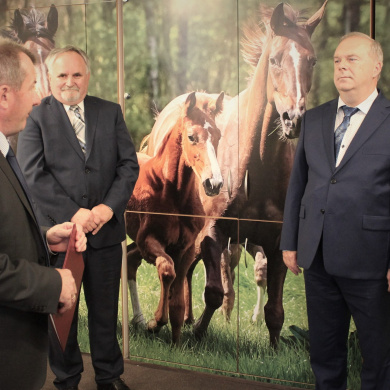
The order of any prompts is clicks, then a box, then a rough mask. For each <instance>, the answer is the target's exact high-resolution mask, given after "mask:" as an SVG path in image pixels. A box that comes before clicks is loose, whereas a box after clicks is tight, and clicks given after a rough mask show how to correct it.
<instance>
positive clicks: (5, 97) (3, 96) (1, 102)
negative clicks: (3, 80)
mask: <svg viewBox="0 0 390 390" xmlns="http://www.w3.org/2000/svg"><path fill="white" fill-rule="evenodd" d="M10 93H11V87H10V86H9V85H6V84H4V85H0V107H1V108H7V107H8V104H9V99H10Z"/></svg>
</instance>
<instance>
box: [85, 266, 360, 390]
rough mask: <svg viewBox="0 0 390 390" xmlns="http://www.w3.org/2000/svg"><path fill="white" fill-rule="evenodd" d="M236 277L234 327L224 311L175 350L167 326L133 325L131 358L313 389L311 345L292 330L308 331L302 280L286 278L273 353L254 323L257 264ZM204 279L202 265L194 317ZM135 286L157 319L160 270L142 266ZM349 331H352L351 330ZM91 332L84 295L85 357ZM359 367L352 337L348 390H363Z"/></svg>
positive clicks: (188, 330) (147, 312)
mask: <svg viewBox="0 0 390 390" xmlns="http://www.w3.org/2000/svg"><path fill="white" fill-rule="evenodd" d="M236 272H237V277H236V283H235V290H236V302H235V308H234V310H233V313H232V318H231V321H230V323H226V321H225V319H224V317H223V315H222V312H221V311H220V310H218V311H217V312H216V313H215V314H214V317H213V319H212V321H211V324H210V326H209V329H208V332H207V334H206V336H205V337H204V338H203V339H202V340H201V341H198V340H196V339H195V338H194V336H193V333H192V327H191V326H186V327H183V329H182V338H181V345H180V347H172V345H171V332H170V326H169V325H167V326H166V327H164V328H163V329H161V331H160V332H159V333H158V334H149V333H147V332H144V331H139V330H137V329H135V328H134V326H133V325H130V328H129V332H130V340H129V344H130V348H129V349H130V351H129V352H130V358H131V359H132V360H138V361H147V362H154V363H156V364H160V365H167V366H176V367H184V368H187V369H191V370H196V371H207V372H214V373H219V374H221V375H228V376H236V377H243V378H248V379H253V380H258V381H264V382H269V383H275V384H283V385H286V386H295V387H300V388H306V389H314V376H313V374H312V371H311V368H310V363H309V354H308V350H307V345H306V344H305V343H303V342H299V341H296V339H294V337H293V333H292V332H291V331H290V329H289V327H290V326H291V325H294V326H297V327H299V328H301V329H307V318H306V302H305V294H304V285H303V276H302V275H300V276H298V277H296V276H294V275H293V274H292V273H290V272H289V273H288V274H287V278H286V282H285V285H284V298H283V305H284V310H285V322H284V326H283V329H282V333H281V336H282V340H283V341H281V342H280V345H279V348H278V349H277V350H274V349H272V348H270V346H269V335H268V330H267V328H266V326H265V324H264V323H260V324H257V323H256V324H254V323H252V322H251V317H252V312H253V308H254V306H255V303H256V299H257V295H256V294H257V293H256V286H255V282H254V276H253V261H252V260H249V261H248V268H246V267H245V265H244V261H243V260H242V259H241V262H240V267H239V270H236ZM238 273H239V275H238ZM204 280H205V278H204V268H203V265H202V264H201V263H200V264H199V265H198V266H197V268H196V269H195V272H194V277H193V300H194V305H193V306H194V315H195V317H196V318H198V317H199V316H200V315H201V313H202V311H203V307H204V304H203V300H202V296H203V290H204ZM238 280H239V284H240V288H239V290H238ZM137 282H138V293H139V297H140V301H141V305H142V310H143V313H144V317H145V319H146V320H149V319H151V318H153V313H154V311H155V310H156V307H157V302H158V299H159V293H160V285H159V281H158V277H157V271H156V268H155V267H153V266H151V265H149V264H147V263H146V262H143V263H142V265H141V267H140V268H139V271H138V275H137ZM237 292H238V293H237ZM237 296H238V299H237ZM238 308H239V309H238ZM129 317H130V319H131V317H132V309H131V304H130V301H129ZM351 330H354V327H353V325H352V327H351ZM87 332H88V326H87V320H86V308H85V303H84V300H83V296H82V297H81V302H80V322H79V343H80V346H81V349H82V350H83V351H84V352H89V343H88V336H87ZM118 337H119V339H121V337H122V324H121V303H120V323H119V324H118ZM120 341H121V340H120ZM360 367H361V357H360V352H359V348H358V345H357V341H356V339H355V338H351V340H350V355H349V389H351V390H358V389H360V379H359V372H360Z"/></svg>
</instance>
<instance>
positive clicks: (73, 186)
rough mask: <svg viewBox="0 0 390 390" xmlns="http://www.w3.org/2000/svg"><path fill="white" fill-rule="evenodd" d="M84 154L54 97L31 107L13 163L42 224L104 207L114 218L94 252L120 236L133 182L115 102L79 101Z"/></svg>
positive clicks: (134, 169) (93, 241)
mask: <svg viewBox="0 0 390 390" xmlns="http://www.w3.org/2000/svg"><path fill="white" fill-rule="evenodd" d="M84 112H85V123H86V144H87V145H86V147H87V151H86V155H85V156H84V154H83V152H82V150H81V148H80V145H79V143H78V140H77V138H76V135H75V132H74V129H73V127H72V125H71V123H70V121H69V118H68V115H67V113H66V112H65V109H64V107H63V105H62V104H61V103H60V102H59V101H58V100H56V99H55V98H54V97H53V96H48V97H46V98H44V99H43V100H42V102H41V104H40V105H39V106H37V107H34V109H33V110H32V112H31V114H30V117H29V118H28V120H27V124H26V128H25V129H24V130H23V132H22V133H20V134H19V140H18V161H19V164H20V166H21V168H22V171H23V173H24V175H25V177H26V180H27V183H28V184H29V187H30V189H31V191H32V193H33V197H34V199H35V201H36V202H37V203H38V210H39V211H38V220H39V221H40V223H41V224H46V225H47V224H56V223H61V222H65V221H69V220H70V219H71V218H72V217H73V215H74V214H75V213H76V212H77V211H78V210H79V209H80V208H86V209H92V208H93V207H94V206H96V205H98V204H101V203H104V204H105V205H107V206H109V207H111V208H112V210H113V211H114V216H113V218H112V219H111V220H110V221H109V222H107V223H106V224H105V225H104V226H103V227H102V228H101V230H100V231H99V232H98V234H96V235H95V236H93V235H91V234H89V235H88V243H89V244H90V245H91V246H92V247H94V248H102V247H108V246H111V245H114V244H117V243H120V242H121V241H123V240H124V238H125V226H124V217H123V215H124V211H125V207H126V204H127V201H128V200H129V199H130V196H131V194H132V191H133V188H134V185H135V182H136V180H137V178H138V170H139V167H138V162H137V156H136V153H135V149H134V145H133V142H132V140H131V138H130V135H129V133H128V130H127V127H126V124H125V121H124V119H123V115H122V111H121V108H120V106H119V105H118V104H116V103H112V102H109V101H106V100H102V99H99V98H96V97H92V96H86V97H85V99H84Z"/></svg>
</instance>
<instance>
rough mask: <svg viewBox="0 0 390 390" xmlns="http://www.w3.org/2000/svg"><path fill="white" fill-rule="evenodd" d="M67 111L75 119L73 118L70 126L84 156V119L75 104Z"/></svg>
mask: <svg viewBox="0 0 390 390" xmlns="http://www.w3.org/2000/svg"><path fill="white" fill-rule="evenodd" d="M69 110H71V111H73V112H74V116H75V118H74V121H73V124H72V126H73V129H74V131H75V133H76V137H77V139H78V141H79V144H80V147H81V150H82V151H83V153H84V154H85V153H86V150H87V149H86V143H85V122H84V119H83V117H82V116H81V112H80V108H79V106H78V105H77V104H76V105H74V106H70V108H69Z"/></svg>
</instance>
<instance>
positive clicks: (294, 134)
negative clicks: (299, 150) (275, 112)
mask: <svg viewBox="0 0 390 390" xmlns="http://www.w3.org/2000/svg"><path fill="white" fill-rule="evenodd" d="M281 122H282V128H283V135H284V136H285V137H286V138H287V139H294V138H298V137H299V133H300V132H301V117H295V118H294V119H290V117H289V115H288V113H287V112H284V113H283V115H282V121H281Z"/></svg>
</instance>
